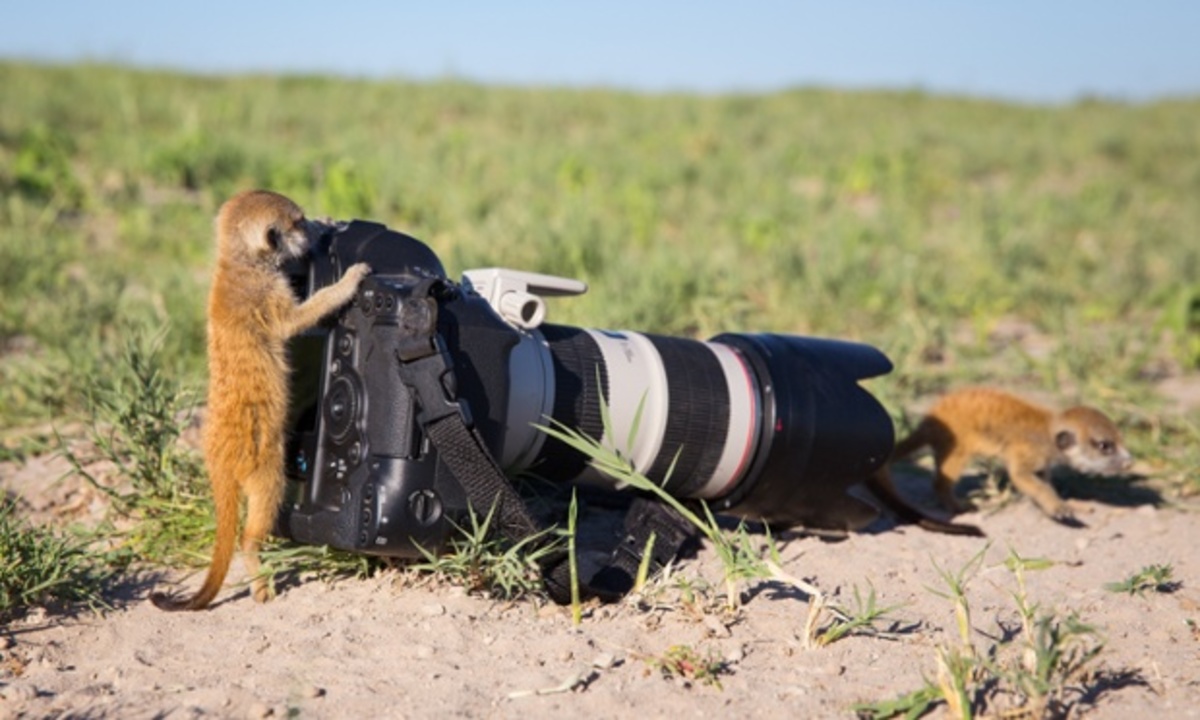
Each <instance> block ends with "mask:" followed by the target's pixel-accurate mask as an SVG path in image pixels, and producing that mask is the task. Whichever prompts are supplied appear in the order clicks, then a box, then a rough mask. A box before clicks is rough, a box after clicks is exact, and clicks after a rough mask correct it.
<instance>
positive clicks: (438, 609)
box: [421, 603, 446, 617]
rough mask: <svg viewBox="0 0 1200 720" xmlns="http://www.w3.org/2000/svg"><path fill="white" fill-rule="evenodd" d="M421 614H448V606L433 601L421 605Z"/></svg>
mask: <svg viewBox="0 0 1200 720" xmlns="http://www.w3.org/2000/svg"><path fill="white" fill-rule="evenodd" d="M421 614H422V615H426V616H428V617H437V616H438V615H445V614H446V606H445V605H442V604H441V603H431V604H429V605H422V606H421Z"/></svg>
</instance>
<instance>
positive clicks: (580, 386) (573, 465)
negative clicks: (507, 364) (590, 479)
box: [532, 324, 609, 481]
mask: <svg viewBox="0 0 1200 720" xmlns="http://www.w3.org/2000/svg"><path fill="white" fill-rule="evenodd" d="M538 329H539V330H541V332H542V336H543V337H545V338H546V343H547V345H549V347H550V355H551V357H552V358H553V359H554V410H553V418H554V419H555V421H557V422H558V423H561V424H563V425H565V426H567V427H569V428H572V429H574V430H578V431H579V432H581V433H583V434H584V435H587V436H588V437H590V438H595V439H597V440H598V439H599V438H600V437H601V435H603V434H604V422H603V421H602V420H601V418H600V399H601V397H603V398H604V401H605V402H607V401H608V399H609V393H608V369H607V368H606V367H605V364H604V355H603V354H601V352H600V347H599V346H598V345H596V341H595V340H593V339H592V337H591V335H588V334H587V333H586V332H585V331H583V330H581V329H580V328H576V327H569V326H567V325H548V324H543V325H542V326H541V327H539V328H538ZM597 383H599V385H597ZM586 467H587V457H586V456H584V455H583V453H580V452H577V451H575V450H573V449H571V448H569V447H567V446H566V445H565V444H564V443H562V442H561V441H559V440H557V439H555V438H547V439H546V442H545V444H544V445H542V451H541V454H540V456H539V460H538V461H537V462H535V463H534V466H533V468H532V469H533V471H534V472H536V473H537V474H539V475H541V476H542V477H545V478H547V479H548V480H562V481H566V480H572V479H574V478H576V477H579V475H580V473H582V472H583V471H584V469H585V468H586Z"/></svg>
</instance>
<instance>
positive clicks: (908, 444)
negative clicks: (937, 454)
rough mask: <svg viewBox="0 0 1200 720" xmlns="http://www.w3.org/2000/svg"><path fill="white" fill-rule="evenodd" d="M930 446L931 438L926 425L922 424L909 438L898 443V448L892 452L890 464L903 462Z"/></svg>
mask: <svg viewBox="0 0 1200 720" xmlns="http://www.w3.org/2000/svg"><path fill="white" fill-rule="evenodd" d="M928 444H929V437H928V435H927V431H926V427H925V423H921V424H920V425H917V427H916V429H915V430H913V431H912V432H911V433H909V434H908V436H907V437H905V438H904V439H903V440H901V441H900V442H898V443H896V447H895V449H893V450H892V457H891V460H890V461H889V462H895V461H897V460H903V459H904V458H906V457H908V456H909V455H912V454H913V453H915V452H916V451H918V450H920V449H921V448H923V447H925V446H926V445H928Z"/></svg>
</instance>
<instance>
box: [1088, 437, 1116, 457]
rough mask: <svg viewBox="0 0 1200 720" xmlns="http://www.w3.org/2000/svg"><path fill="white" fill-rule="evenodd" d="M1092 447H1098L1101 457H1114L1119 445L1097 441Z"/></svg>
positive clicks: (1106, 441) (1108, 441) (1110, 441)
mask: <svg viewBox="0 0 1200 720" xmlns="http://www.w3.org/2000/svg"><path fill="white" fill-rule="evenodd" d="M1092 445H1095V446H1096V449H1097V450H1099V451H1100V454H1101V455H1112V454H1113V452H1115V451H1116V449H1117V444H1116V443H1114V442H1113V441H1112V440H1095V441H1093V442H1092Z"/></svg>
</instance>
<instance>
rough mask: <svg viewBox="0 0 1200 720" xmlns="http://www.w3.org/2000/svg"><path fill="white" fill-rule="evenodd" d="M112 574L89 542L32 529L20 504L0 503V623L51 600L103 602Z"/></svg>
mask: <svg viewBox="0 0 1200 720" xmlns="http://www.w3.org/2000/svg"><path fill="white" fill-rule="evenodd" d="M112 574H113V573H112V570H111V568H109V567H108V564H107V563H106V561H105V560H104V558H102V557H101V556H99V555H97V554H95V553H93V552H91V551H90V550H89V549H88V543H87V541H86V540H83V539H79V538H75V537H72V536H70V535H63V534H61V533H57V532H54V531H51V530H48V529H45V528H35V527H29V526H28V525H27V524H26V523H25V522H24V521H23V520H22V519H21V518H20V516H19V513H18V511H17V507H16V503H15V502H13V501H12V500H8V499H5V500H3V501H0V622H7V621H8V620H10V619H11V618H12V617H13V616H15V615H18V614H20V613H21V612H23V611H24V610H26V609H28V608H30V607H36V606H44V605H47V604H50V603H60V604H61V603H77V602H82V603H87V604H89V605H92V606H93V607H99V606H102V605H103V604H104V601H103V598H102V591H103V589H104V585H105V583H106V582H107V581H108V579H109V578H110V577H111V576H112Z"/></svg>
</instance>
